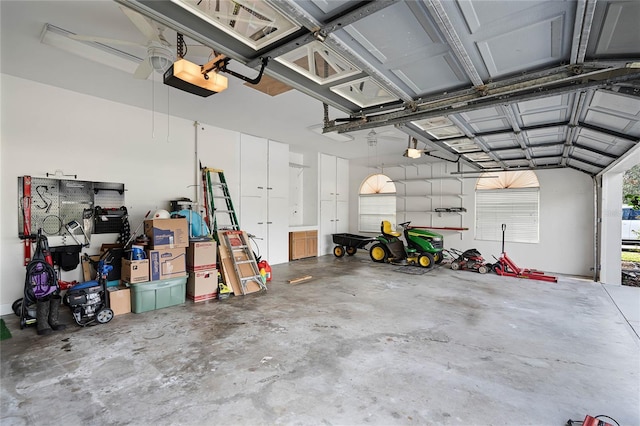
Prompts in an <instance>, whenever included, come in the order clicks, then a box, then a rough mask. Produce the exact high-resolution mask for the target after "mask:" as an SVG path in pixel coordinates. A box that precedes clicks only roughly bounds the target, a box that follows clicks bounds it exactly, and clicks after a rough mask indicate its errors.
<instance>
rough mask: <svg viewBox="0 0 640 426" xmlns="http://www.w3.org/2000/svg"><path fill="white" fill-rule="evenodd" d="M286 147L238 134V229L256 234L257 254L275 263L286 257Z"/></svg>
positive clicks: (287, 171)
mask: <svg viewBox="0 0 640 426" xmlns="http://www.w3.org/2000/svg"><path fill="white" fill-rule="evenodd" d="M288 208H289V146H288V145H286V144H283V143H280V142H275V141H270V140H268V139H265V138H259V137H255V136H251V135H245V134H242V135H241V137H240V217H239V220H240V228H241V229H242V230H244V231H246V232H247V233H249V234H253V235H255V236H256V239H255V241H254V242H255V244H256V245H257V248H255V247H254V251H256V254H259V255H260V256H261V257H262V258H263V259H266V260H267V261H268V262H269V263H270V264H272V265H276V264H278V263H284V262H287V261H288V260H289V252H288V240H289V216H288Z"/></svg>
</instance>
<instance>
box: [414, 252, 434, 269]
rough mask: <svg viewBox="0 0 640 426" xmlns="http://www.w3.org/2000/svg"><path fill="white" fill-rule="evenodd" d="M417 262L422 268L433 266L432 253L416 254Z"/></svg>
mask: <svg viewBox="0 0 640 426" xmlns="http://www.w3.org/2000/svg"><path fill="white" fill-rule="evenodd" d="M418 264H419V265H420V266H422V267H423V268H431V267H433V255H432V254H431V253H422V254H421V255H420V256H418Z"/></svg>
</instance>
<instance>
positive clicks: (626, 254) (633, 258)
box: [622, 251, 640, 263]
mask: <svg viewBox="0 0 640 426" xmlns="http://www.w3.org/2000/svg"><path fill="white" fill-rule="evenodd" d="M622 261H623V262H636V263H640V252H639V251H623V252H622Z"/></svg>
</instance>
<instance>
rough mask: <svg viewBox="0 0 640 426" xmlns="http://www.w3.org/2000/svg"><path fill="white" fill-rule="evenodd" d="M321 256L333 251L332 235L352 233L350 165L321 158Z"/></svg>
mask: <svg viewBox="0 0 640 426" xmlns="http://www.w3.org/2000/svg"><path fill="white" fill-rule="evenodd" d="M319 164H320V167H319V171H320V177H319V181H320V232H319V242H320V253H319V254H320V255H324V254H329V253H331V252H332V248H333V238H332V235H333V234H338V233H345V232H348V231H349V161H348V160H345V159H344V158H338V157H335V156H333V155H327V154H320V158H319Z"/></svg>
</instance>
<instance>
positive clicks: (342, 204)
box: [336, 201, 349, 233]
mask: <svg viewBox="0 0 640 426" xmlns="http://www.w3.org/2000/svg"><path fill="white" fill-rule="evenodd" d="M345 232H349V203H348V202H346V201H338V202H337V203H336V233H345Z"/></svg>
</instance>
